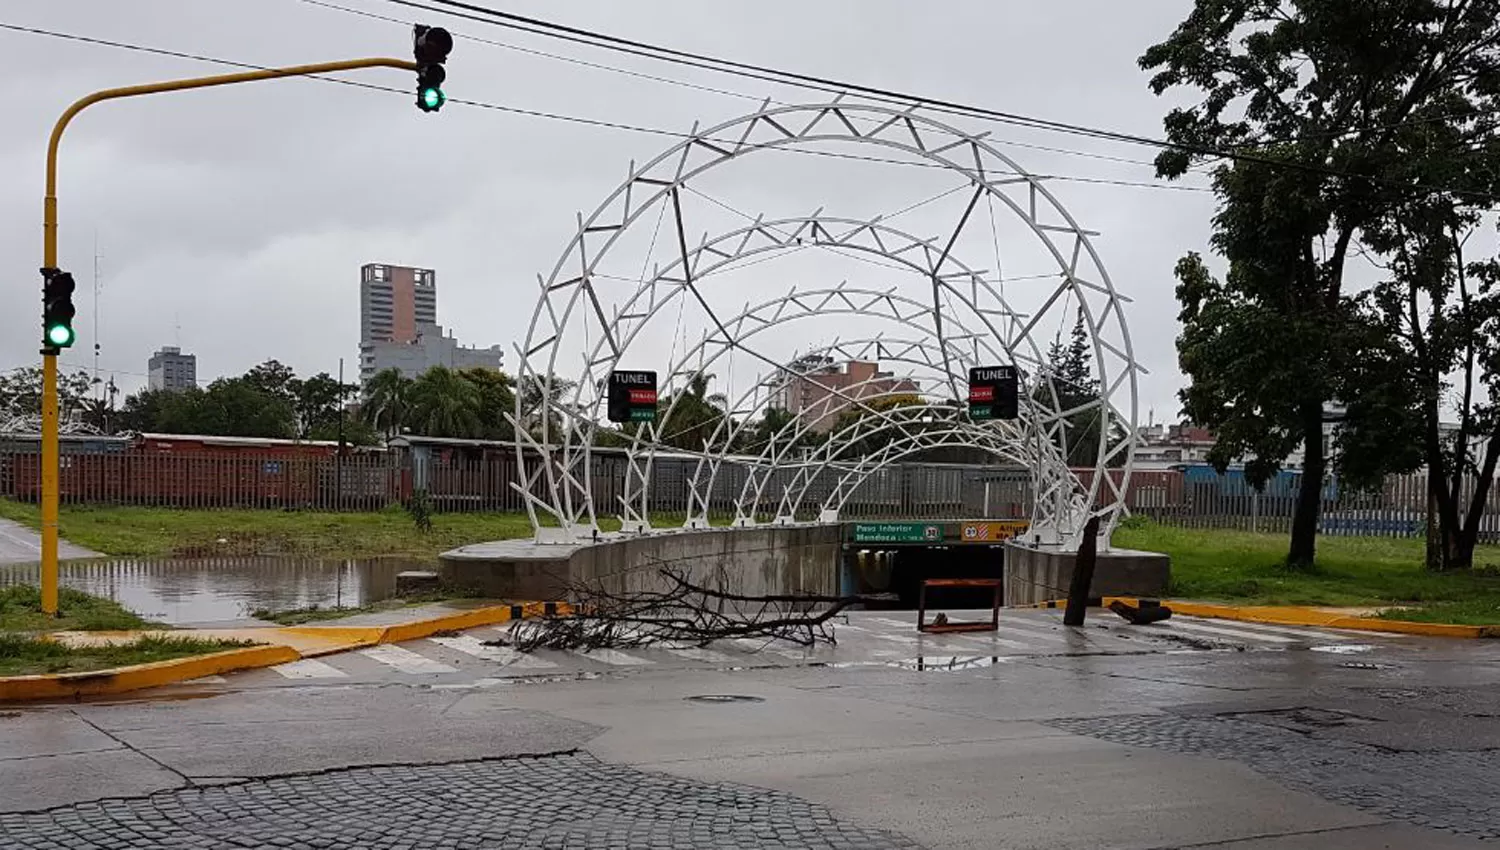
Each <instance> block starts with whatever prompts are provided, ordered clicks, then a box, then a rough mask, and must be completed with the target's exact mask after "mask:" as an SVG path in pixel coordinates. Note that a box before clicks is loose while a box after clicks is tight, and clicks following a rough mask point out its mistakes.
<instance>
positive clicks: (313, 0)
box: [299, 0, 1155, 168]
mask: <svg viewBox="0 0 1500 850" xmlns="http://www.w3.org/2000/svg"><path fill="white" fill-rule="evenodd" d="M299 2H302V3H306V4H308V5H310V6H318V7H321V8H324V9H332V10H335V11H339V12H344V13H346V14H350V15H357V16H359V17H363V18H369V19H371V20H377V21H385V22H388V23H394V24H400V25H401V26H403V27H404V26H410V22H408V21H404V20H402V19H401V18H395V17H391V16H390V15H381V14H379V13H376V12H371V11H368V10H365V9H356V8H353V7H350V6H343V5H340V4H338V3H330V2H328V0H299ZM444 14H454V13H452V12H444ZM461 17H470V16H461ZM453 34H454V35H455V36H458V37H459V38H463V39H467V40H469V41H474V42H478V43H480V44H487V45H490V46H492V47H499V48H504V49H506V50H514V51H516V52H519V53H525V54H528V55H531V56H540V57H543V58H547V59H554V60H557V61H559V62H566V63H569V64H572V65H579V66H582V67H585V68H592V69H595V70H599V71H607V72H610V73H615V74H623V75H625V76H628V77H636V78H638V79H644V80H650V81H652V82H658V83H664V84H667V85H672V86H678V87H681V88H688V89H694V90H697V91H702V92H708V93H711V94H719V95H724V96H727V97H734V98H739V99H741V100H748V101H752V102H755V103H761V102H770V103H772V104H775V105H777V106H790V105H792V104H790V103H789V102H787V101H781V100H777V99H775V98H769V97H762V96H759V95H753V94H749V93H747V92H741V91H734V90H732V89H723V88H717V87H715V86H708V85H703V84H701V83H693V82H688V81H687V80H680V79H676V78H673V77H663V76H659V75H656V74H647V73H644V72H642V71H636V70H633V69H630V68H622V67H620V66H618V65H609V64H605V63H602V62H590V61H588V60H585V59H579V58H577V57H574V56H564V55H562V54H559V53H549V52H548V51H545V50H537V49H536V48H532V47H523V46H521V45H518V44H513V43H510V42H504V41H495V40H493V39H488V38H484V37H482V36H477V35H473V34H472V33H459V32H455V33H453ZM871 123H873V122H871ZM994 141H996V142H999V143H1001V144H1005V145H1009V146H1013V147H1021V148H1029V149H1032V150H1040V151H1047V152H1050V153H1058V154H1065V155H1068V156H1079V157H1085V158H1088V159H1098V160H1104V161H1106V162H1120V163H1126V164H1129V165H1140V166H1145V167H1148V168H1149V167H1154V166H1155V163H1154V162H1152V161H1151V160H1145V159H1131V158H1129V157H1123V156H1112V155H1110V154H1102V153H1095V152H1093V151H1080V150H1073V149H1071V148H1058V147H1052V146H1049V145H1039V144H1034V143H1031V142H1019V141H1016V140H1014V139H994ZM939 167H941V166H939Z"/></svg>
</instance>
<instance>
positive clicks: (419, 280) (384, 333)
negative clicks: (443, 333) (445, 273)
mask: <svg viewBox="0 0 1500 850" xmlns="http://www.w3.org/2000/svg"><path fill="white" fill-rule="evenodd" d="M422 324H428V325H435V324H437V272H435V271H433V270H432V269H413V268H408V267H406V266H388V265H383V264H380V263H367V264H365V265H364V266H361V267H360V269H359V344H360V345H361V346H364V345H366V344H368V343H375V342H415V341H416V339H417V332H418V328H417V326H418V325H422Z"/></svg>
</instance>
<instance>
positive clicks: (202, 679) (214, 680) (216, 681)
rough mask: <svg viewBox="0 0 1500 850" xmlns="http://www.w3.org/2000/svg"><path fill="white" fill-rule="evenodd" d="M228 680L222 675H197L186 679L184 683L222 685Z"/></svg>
mask: <svg viewBox="0 0 1500 850" xmlns="http://www.w3.org/2000/svg"><path fill="white" fill-rule="evenodd" d="M228 681H229V680H228V679H226V678H224V677H223V676H199V677H198V678H196V679H188V680H187V681H186V682H183V683H182V684H184V685H222V684H224V683H225V682H228Z"/></svg>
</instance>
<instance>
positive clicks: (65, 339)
mask: <svg viewBox="0 0 1500 850" xmlns="http://www.w3.org/2000/svg"><path fill="white" fill-rule="evenodd" d="M75 286H76V285H75V284H74V283H73V276H72V275H71V274H68V273H67V272H65V271H62V270H60V269H52V268H47V269H42V345H44V346H46V347H47V348H54V349H56V348H68V347H70V346H72V344H73V340H75V339H77V336H78V335H77V334H76V333H74V332H73V316H75V315H76V314H77V313H78V310H77V309H76V308H74V307H73V290H74V288H75Z"/></svg>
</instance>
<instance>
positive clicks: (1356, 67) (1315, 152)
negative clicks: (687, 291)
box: [1140, 0, 1500, 565]
mask: <svg viewBox="0 0 1500 850" xmlns="http://www.w3.org/2000/svg"><path fill="white" fill-rule="evenodd" d="M1497 49H1500V0H1400V2H1388V3H1371V2H1351V1H1350V0H1197V2H1196V3H1195V5H1194V8H1193V10H1192V12H1190V13H1189V15H1188V17H1187V18H1186V19H1185V20H1184V21H1183V22H1182V23H1181V24H1180V25H1179V26H1178V27H1177V29H1176V30H1175V31H1174V32H1173V33H1172V35H1171V36H1170V37H1169V38H1167V40H1165V41H1163V42H1162V43H1160V44H1156V45H1154V46H1152V47H1151V48H1149V49H1148V50H1147V51H1146V53H1145V54H1144V55H1143V56H1142V57H1141V59H1140V64H1141V66H1142V67H1143V68H1145V69H1149V70H1155V71H1156V74H1155V76H1153V78H1152V80H1151V88H1152V89H1153V91H1155V92H1156V93H1157V94H1162V93H1164V92H1166V91H1167V90H1169V89H1174V88H1178V87H1188V88H1192V89H1197V90H1198V91H1200V92H1201V93H1202V98H1201V99H1200V100H1198V101H1197V102H1196V103H1193V104H1191V105H1188V106H1185V107H1180V108H1176V109H1173V110H1172V111H1171V112H1170V113H1169V114H1168V115H1167V117H1166V120H1165V126H1166V130H1167V135H1168V138H1169V140H1170V141H1171V142H1172V143H1173V145H1174V147H1172V148H1170V149H1167V150H1165V151H1164V152H1163V153H1162V154H1161V155H1160V156H1158V158H1157V161H1156V165H1157V172H1158V173H1159V174H1160V175H1162V176H1165V177H1169V178H1175V177H1180V176H1182V175H1183V174H1184V173H1186V172H1187V170H1188V168H1189V167H1190V166H1191V165H1192V164H1193V161H1194V159H1195V158H1201V157H1203V156H1206V155H1214V154H1216V153H1218V152H1223V151H1236V152H1237V154H1236V159H1235V161H1234V162H1233V163H1232V164H1223V165H1219V166H1217V167H1216V168H1215V169H1214V171H1213V183H1214V190H1215V192H1216V193H1217V195H1218V197H1219V202H1220V206H1219V211H1218V214H1217V215H1216V216H1215V217H1214V222H1213V224H1214V232H1213V238H1212V244H1213V247H1214V249H1215V250H1216V251H1217V252H1218V253H1219V254H1221V255H1222V256H1223V257H1224V258H1225V259H1226V260H1227V261H1228V266H1229V271H1228V274H1227V275H1226V276H1225V278H1224V279H1223V281H1222V282H1221V281H1216V280H1214V278H1213V276H1212V275H1209V274H1208V273H1207V270H1206V268H1205V267H1204V265H1203V263H1202V262H1201V260H1200V259H1199V258H1198V257H1197V255H1195V254H1190V255H1188V256H1187V257H1185V258H1184V259H1183V260H1182V261H1180V262H1179V264H1178V269H1177V271H1178V279H1179V286H1178V294H1179V299H1180V300H1181V302H1182V314H1181V318H1182V321H1183V325H1184V327H1183V332H1182V336H1181V337H1180V338H1179V340H1178V351H1179V355H1180V357H1181V360H1182V367H1183V371H1184V372H1186V373H1187V375H1188V377H1189V378H1190V380H1191V382H1192V385H1191V386H1190V387H1189V388H1188V389H1187V390H1185V391H1184V393H1183V395H1182V398H1183V402H1184V407H1185V412H1186V413H1187V415H1188V416H1190V417H1192V418H1193V419H1194V420H1196V421H1198V422H1201V423H1202V424H1204V425H1206V426H1208V427H1210V428H1212V429H1213V430H1214V431H1215V432H1216V434H1217V437H1218V440H1219V446H1217V447H1216V450H1215V453H1214V455H1213V456H1212V459H1213V460H1214V462H1215V463H1216V465H1219V466H1220V467H1221V468H1222V467H1223V466H1224V465H1225V464H1227V463H1228V462H1229V461H1230V460H1232V459H1233V458H1235V457H1240V456H1246V455H1248V456H1250V460H1249V462H1247V464H1246V473H1247V476H1248V477H1249V478H1250V479H1251V481H1252V483H1255V484H1257V485H1260V484H1264V482H1265V481H1266V480H1267V478H1268V477H1269V476H1270V475H1272V474H1274V473H1275V471H1276V470H1277V469H1279V468H1280V466H1281V464H1282V463H1284V462H1285V460H1286V458H1287V457H1288V455H1289V454H1290V453H1291V452H1292V451H1293V450H1294V449H1295V448H1296V446H1297V445H1298V444H1299V443H1300V444H1301V445H1302V446H1303V448H1304V464H1303V475H1302V481H1301V486H1300V489H1299V492H1298V498H1297V503H1296V508H1295V512H1294V516H1293V522H1292V534H1291V542H1290V546H1289V551H1288V563H1289V564H1292V565H1308V564H1311V563H1312V561H1313V558H1314V554H1315V545H1316V540H1315V535H1316V531H1317V524H1318V516H1319V512H1320V509H1321V499H1320V493H1321V489H1322V484H1323V480H1324V477H1325V475H1326V473H1327V471H1328V466H1329V464H1328V458H1327V457H1326V456H1325V453H1324V451H1323V418H1324V417H1323V411H1324V406H1325V404H1326V403H1327V402H1329V401H1331V400H1333V399H1335V398H1338V397H1340V396H1341V395H1346V396H1347V395H1354V394H1355V393H1357V391H1358V387H1354V386H1351V385H1350V384H1349V380H1350V377H1351V376H1354V375H1357V374H1359V373H1358V372H1357V370H1354V369H1352V368H1348V369H1346V368H1344V367H1345V365H1346V364H1349V363H1351V362H1357V361H1358V360H1359V358H1360V352H1359V351H1356V350H1351V349H1349V348H1347V347H1346V346H1348V345H1350V344H1352V343H1358V342H1361V341H1365V340H1369V339H1371V338H1372V336H1373V335H1372V333H1371V328H1370V327H1369V323H1368V321H1367V317H1366V316H1365V315H1364V314H1363V313H1362V312H1361V311H1360V310H1358V309H1356V307H1355V305H1354V304H1353V303H1352V301H1353V299H1352V298H1351V297H1350V296H1349V295H1347V294H1346V293H1345V291H1344V273H1345V264H1346V261H1347V259H1348V256H1349V254H1350V252H1351V250H1353V247H1354V246H1355V245H1356V244H1358V243H1357V238H1358V237H1359V236H1360V235H1361V234H1362V233H1367V231H1368V230H1369V229H1370V228H1371V227H1372V226H1375V225H1377V224H1378V223H1379V222H1380V221H1382V220H1383V219H1384V218H1385V217H1387V216H1388V214H1389V213H1390V211H1391V210H1392V209H1393V207H1395V206H1396V205H1399V204H1400V203H1402V202H1403V201H1405V200H1407V199H1409V198H1410V197H1412V196H1413V195H1414V194H1422V193H1423V192H1425V191H1426V190H1425V189H1423V188H1414V187H1413V182H1414V181H1413V180H1412V179H1411V177H1412V170H1413V168H1414V165H1419V164H1420V158H1418V163H1416V164H1414V163H1413V161H1412V159H1411V153H1412V152H1411V150H1410V149H1409V146H1407V145H1406V144H1405V143H1404V141H1403V138H1404V135H1405V134H1404V132H1403V131H1404V130H1405V129H1406V128H1415V127H1420V126H1423V125H1428V124H1441V123H1443V122H1445V121H1452V120H1453V118H1452V115H1453V110H1454V107H1455V105H1456V104H1458V103H1460V102H1467V101H1469V100H1470V99H1471V98H1472V97H1473V96H1474V95H1475V93H1476V92H1482V91H1484V90H1486V89H1488V90H1489V91H1491V92H1493V90H1494V86H1495V83H1494V74H1495V67H1496V50H1497ZM1428 176H1429V177H1431V176H1434V175H1428ZM1438 176H1440V175H1438Z"/></svg>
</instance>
